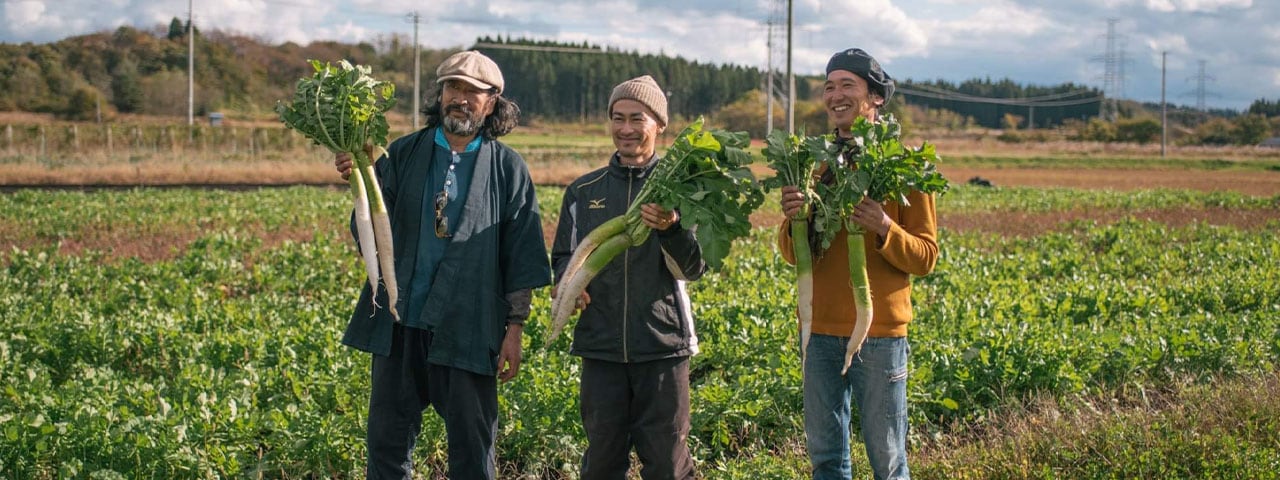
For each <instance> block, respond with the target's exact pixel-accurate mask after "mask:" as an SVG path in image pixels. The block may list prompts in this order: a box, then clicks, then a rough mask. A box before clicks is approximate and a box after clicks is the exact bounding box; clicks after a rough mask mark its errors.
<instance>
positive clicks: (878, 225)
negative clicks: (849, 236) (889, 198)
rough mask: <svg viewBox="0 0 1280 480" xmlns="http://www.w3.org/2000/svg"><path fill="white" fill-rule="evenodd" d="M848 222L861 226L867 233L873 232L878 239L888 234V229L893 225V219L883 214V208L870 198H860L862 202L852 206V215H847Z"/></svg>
mask: <svg viewBox="0 0 1280 480" xmlns="http://www.w3.org/2000/svg"><path fill="white" fill-rule="evenodd" d="M849 221H851V222H854V223H857V224H858V225H861V226H862V228H864V229H866V230H867V231H869V232H875V233H876V235H879V236H880V238H884V236H885V235H888V234H889V227H890V226H891V225H892V224H893V219H890V218H889V215H888V214H886V213H884V207H883V206H881V205H880V202H877V201H875V200H872V199H871V198H870V197H862V201H860V202H858V204H857V205H855V206H854V208H853V214H852V215H849Z"/></svg>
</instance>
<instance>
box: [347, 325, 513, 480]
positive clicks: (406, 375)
mask: <svg viewBox="0 0 1280 480" xmlns="http://www.w3.org/2000/svg"><path fill="white" fill-rule="evenodd" d="M430 346H431V334H430V333H429V332H427V331H426V330H420V329H417V328H408V327H403V326H401V325H396V326H395V330H394V332H393V333H392V343H391V354H390V355H388V356H385V357H384V356H380V355H374V356H373V369H372V379H371V383H372V392H371V394H370V395H369V429H368V432H367V435H368V437H367V438H366V442H367V445H368V448H369V466H368V478H370V479H406V480H408V479H412V478H413V459H412V458H411V453H412V452H413V446H414V444H415V443H416V442H417V438H418V433H419V432H421V430H422V412H423V411H424V410H426V408H427V406H428V405H431V406H432V407H434V408H435V411H436V413H437V414H439V415H440V418H441V419H443V420H444V428H445V434H446V435H447V436H448V438H447V440H448V444H449V447H448V452H449V478H453V479H459V480H463V479H493V478H494V463H495V460H496V457H495V453H494V438H495V437H496V436H497V432H498V386H497V378H496V377H494V376H491V375H480V374H476V373H472V372H468V371H466V370H459V369H456V368H451V367H445V366H441V365H432V364H428V363H427V351H428V349H429V348H430Z"/></svg>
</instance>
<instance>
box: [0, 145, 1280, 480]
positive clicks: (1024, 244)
mask: <svg viewBox="0 0 1280 480" xmlns="http://www.w3.org/2000/svg"><path fill="white" fill-rule="evenodd" d="M524 141H527V142H528V145H527V146H528V148H530V149H531V152H536V151H538V150H537V149H538V148H545V149H546V152H548V153H546V154H545V156H546V157H548V158H551V157H564V156H566V155H565V154H563V153H555V152H557V151H563V150H559V149H565V148H568V149H570V150H573V151H575V152H578V151H579V150H581V152H580V153H581V158H578V159H576V160H574V162H578V163H580V164H582V165H581V167H580V168H589V167H590V166H591V165H596V164H599V163H602V162H603V158H602V157H599V156H597V154H598V153H599V151H598V150H599V148H600V147H599V145H596V144H593V143H590V142H583V143H582V144H577V145H564V144H558V143H557V141H556V140H552V139H549V138H548V139H542V140H538V139H537V138H534V137H532V136H531V137H528V138H526V139H525V140H524ZM538 141H542V142H544V143H542V144H538V143H537V142H538ZM605 154H607V152H605ZM567 156H570V157H572V156H573V155H567ZM315 157H317V158H312V159H309V160H307V161H308V162H314V163H318V164H319V167H318V168H319V170H326V169H327V172H326V174H328V175H332V173H331V172H332V170H331V169H330V167H328V165H327V163H326V162H325V161H324V158H323V155H318V154H317V155H315ZM529 157H530V164H531V165H533V166H534V169H535V174H536V175H548V176H555V175H562V176H563V175H565V174H564V173H563V172H556V171H549V170H555V168H551V167H550V166H548V165H547V164H542V163H539V162H542V161H543V160H541V158H542V157H539V156H537V155H529ZM1054 158H1055V159H1053V160H1051V161H1042V162H1040V163H1038V164H1037V165H1038V167H1037V168H1035V169H1030V170H1031V171H1038V172H1048V171H1050V170H1054V169H1057V170H1061V171H1066V172H1074V173H1072V175H1085V174H1088V172H1090V171H1095V170H1099V169H1102V171H1109V172H1110V171H1127V172H1129V173H1128V174H1127V175H1119V176H1120V177H1121V178H1115V177H1116V174H1107V175H1101V176H1100V177H1102V178H1108V179H1110V181H1113V182H1118V181H1120V180H1124V181H1126V182H1128V183H1126V184H1122V185H1114V184H1110V183H1106V182H1098V183H1092V184H1088V183H1086V182H1081V183H1080V184H1070V183H1067V182H1066V181H1065V180H1064V182H1063V184H1059V183H1048V184H1034V182H1032V181H1030V180H1028V181H1027V183H1029V184H1031V185H1028V186H1017V185H1018V183H1019V182H1016V181H1009V180H1005V179H1004V178H1002V177H999V176H997V175H993V173H996V174H999V173H1003V172H1025V171H1028V170H1029V169H1027V168H1025V167H1023V166H1019V165H1017V163H1018V162H1017V161H1012V160H1007V161H999V160H990V159H986V158H984V157H978V156H974V157H971V158H966V159H962V160H960V161H958V162H957V163H956V164H954V165H947V166H944V171H945V172H948V174H949V175H951V177H952V179H953V181H954V182H955V183H957V187H956V188H955V189H954V190H953V191H952V192H951V193H949V194H947V195H946V196H944V197H942V198H941V199H940V201H939V202H938V210H939V222H940V226H941V240H940V244H941V258H940V260H939V263H938V266H937V269H936V270H935V271H934V273H933V274H932V275H929V276H927V277H921V278H917V279H916V280H915V290H914V300H915V302H916V313H917V316H916V320H915V321H914V322H913V323H912V327H911V328H912V330H911V339H912V340H911V348H912V355H911V368H912V371H911V377H910V383H909V398H910V401H911V407H910V408H911V426H912V431H911V448H912V452H911V458H912V470H913V473H914V474H915V477H916V478H922V479H954V478H967V479H980V478H1001V479H1005V478H1007V479H1015V478H1044V479H1049V478H1099V479H1101V478H1117V479H1122V478H1262V479H1266V478H1280V473H1278V472H1280V373H1277V372H1278V371H1280V369H1278V367H1280V365H1278V363H1280V267H1277V264H1276V261H1275V259H1276V258H1280V242H1277V241H1276V238H1277V237H1276V234H1275V232H1276V231H1280V188H1276V186H1277V185H1280V171H1278V169H1276V168H1275V167H1274V165H1275V160H1274V159H1265V158H1264V159H1261V160H1256V161H1254V160H1248V159H1243V158H1242V159H1231V160H1225V161H1228V162H1231V164H1230V165H1227V166H1225V167H1224V166H1215V165H1217V164H1214V163H1212V162H1206V161H1202V160H1195V159H1191V160H1182V162H1183V163H1179V164H1177V165H1167V164H1156V165H1141V162H1139V165H1140V167H1139V169H1137V170H1134V169H1131V168H1128V167H1125V165H1126V163H1125V162H1123V161H1121V160H1115V159H1114V158H1112V157H1106V158H1112V159H1110V160H1107V159H1103V160H1096V161H1093V162H1086V163H1089V164H1087V165H1083V164H1080V162H1082V161H1081V160H1071V159H1069V158H1066V157H1062V156H1056V157H1054ZM228 162H229V163H230V162H232V161H228ZM1094 163H1096V164H1094ZM6 168H7V167H6ZM45 168H46V169H48V167H45ZM308 168H315V167H308ZM948 168H950V169H952V170H947V169H948ZM1134 172H1139V173H1137V174H1135V173H1134ZM1142 172H1171V173H1168V175H1169V176H1168V177H1161V176H1158V175H1156V174H1150V175H1147V174H1144V173H1142ZM1224 172H1225V173H1231V174H1233V175H1234V174H1238V173H1241V172H1243V173H1244V177H1248V178H1252V179H1255V180H1257V181H1258V182H1261V184H1262V185H1264V187H1262V188H1261V189H1260V190H1254V189H1253V188H1254V187H1249V186H1248V185H1252V184H1251V183H1248V182H1243V181H1240V182H1236V181H1233V180H1230V179H1226V180H1224V179H1223V178H1228V177H1218V176H1217V175H1218V174H1221V173H1224ZM978 174H981V175H983V176H984V177H988V178H993V179H994V180H995V181H996V184H997V187H995V188H981V187H972V186H968V185H965V184H964V180H965V179H966V178H967V177H968V176H969V175H978ZM1046 175H1047V174H1046ZM1029 176H1030V177H1035V178H1041V177H1039V176H1035V175H1029ZM1010 178H1011V177H1010ZM1064 178H1065V177H1064ZM1071 178H1076V177H1075V176H1072V177H1071ZM1173 178H1192V179H1194V178H1200V179H1209V180H1205V181H1206V182H1209V181H1210V180H1212V181H1216V182H1217V183H1212V182H1210V183H1202V184H1187V185H1182V184H1178V183H1176V182H1174V183H1173V185H1172V188H1170V186H1169V185H1162V184H1161V182H1162V181H1167V180H1169V179H1173ZM547 183H556V182H547ZM1242 185H1243V187H1242ZM1266 185H1269V186H1270V187H1265V186H1266ZM1237 187H1238V188H1237ZM1268 188H1269V189H1268ZM538 193H539V199H540V202H541V206H542V211H543V216H544V218H543V220H544V224H545V226H546V227H547V229H548V230H549V229H550V228H552V226H553V225H554V222H555V216H556V214H557V212H558V206H559V198H560V197H559V195H560V192H559V188H557V187H554V186H546V187H540V188H539V191H538ZM349 208H350V200H349V197H348V194H347V193H346V192H345V191H344V190H342V189H341V188H333V187H329V186H319V187H315V186H312V187H306V186H298V187H290V188H246V189H241V190H220V189H204V188H167V189H155V188H137V189H97V190H94V189H82V190H66V191H60V190H43V189H19V190H16V191H12V192H9V193H5V194H0V269H2V270H3V273H4V274H3V275H0V318H3V319H4V321H3V322H0V477H3V478H33V479H44V478H227V477H231V478H286V479H296V478H362V476H363V470H362V469H363V458H364V447H363V444H364V442H363V438H364V421H365V418H366V409H367V405H366V404H367V400H368V397H367V395H368V388H369V387H368V378H367V375H368V369H369V358H368V356H367V355H366V354H361V353H358V352H355V351H353V350H349V349H346V348H345V347H342V346H341V345H340V344H339V339H340V337H341V332H342V330H343V328H344V326H345V323H346V316H347V315H348V314H349V313H350V311H351V309H352V304H353V302H354V301H355V299H356V297H357V291H358V288H359V287H360V285H361V282H362V281H363V271H364V270H363V268H362V267H361V266H360V265H359V259H358V258H357V255H356V254H355V253H354V247H353V245H352V244H351V242H350V241H349V237H348V233H347V227H346V218H347V214H348V212H349ZM779 218H780V213H779V212H778V206H777V204H776V198H773V199H772V201H771V202H769V203H766V205H765V207H764V209H763V210H762V211H761V212H759V213H757V215H756V216H755V217H754V221H755V223H756V224H757V225H758V228H757V229H756V230H755V233H754V234H753V235H752V236H751V237H750V238H748V239H746V240H745V241H742V242H740V243H738V244H736V245H735V247H734V249H735V250H734V253H733V254H732V255H730V257H729V258H728V259H727V263H726V265H725V268H724V269H723V270H721V271H719V272H717V273H715V274H711V275H708V276H707V277H704V278H703V279H702V280H700V281H698V282H695V283H693V284H691V288H692V291H691V294H692V295H693V301H694V305H695V316H696V317H697V318H698V328H699V336H700V343H701V345H702V347H703V352H702V353H701V354H700V355H698V356H696V357H695V358H694V362H693V365H692V380H693V384H694V388H693V392H692V395H693V402H692V405H693V432H692V436H691V438H690V442H691V444H692V447H693V451H694V455H695V457H696V459H697V461H698V463H699V469H700V473H701V475H702V476H703V477H704V478H708V479H748V478H749V479H756V480H759V479H794V478H802V477H803V476H804V473H805V472H806V471H807V470H806V468H807V461H806V459H805V456H804V442H803V434H802V430H801V412H800V409H801V395H800V370H799V354H798V348H797V343H798V334H797V332H796V328H795V324H794V319H793V318H794V317H793V312H794V308H795V303H794V295H793V278H794V277H793V273H792V270H791V268H790V267H789V266H788V265H786V264H785V263H784V262H783V261H782V260H781V258H780V257H779V256H778V254H777V252H776V251H775V247H774V245H773V240H774V237H773V235H774V234H773V232H774V226H775V225H776V223H777V221H778V220H779ZM548 294H549V293H548V290H542V291H541V292H540V295H537V296H536V299H535V303H534V317H533V318H532V319H531V320H530V322H529V325H528V327H527V328H526V335H525V341H526V343H525V345H526V347H525V363H524V364H523V366H522V368H521V373H520V375H519V377H517V379H516V380H514V381H512V382H511V383H508V384H505V385H502V386H501V387H500V390H499V396H500V404H501V408H502V413H501V426H500V439H499V459H500V469H501V471H502V472H503V474H502V478H510V479H542V478H547V479H554V478H577V473H576V470H577V463H578V460H579V458H580V456H581V453H582V451H583V449H584V447H585V442H584V436H583V433H582V430H581V426H580V424H579V420H578V408H577V394H576V392H577V376H578V365H579V363H578V361H577V359H575V358H573V357H571V356H569V355H567V354H566V351H567V349H568V345H569V341H570V338H567V336H562V337H561V338H560V339H558V340H557V341H556V343H555V344H553V345H552V346H551V348H549V349H542V348H541V345H542V343H543V339H544V335H545V334H546V333H547V328H548V326H549V324H550V320H549V306H550V300H549V298H548ZM428 417H430V414H429V415H428ZM442 437H443V427H442V425H441V424H440V423H439V422H438V421H436V420H435V419H431V420H428V421H427V422H425V424H424V432H423V434H422V436H421V438H420V442H419V446H418V450H417V452H416V456H415V458H416V459H417V461H418V470H417V471H418V473H419V475H420V476H421V477H422V478H443V476H442V475H443V474H442V467H443V465H444V459H445V456H444V452H445V449H444V443H443V440H442ZM854 450H855V452H854V457H855V458H854V466H855V475H859V477H858V478H867V477H869V470H868V469H867V468H866V465H865V460H864V459H863V458H862V456H863V454H862V452H861V451H860V449H859V448H856V446H855V449H854ZM636 478H638V477H636Z"/></svg>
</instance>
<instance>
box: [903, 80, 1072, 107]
mask: <svg viewBox="0 0 1280 480" xmlns="http://www.w3.org/2000/svg"><path fill="white" fill-rule="evenodd" d="M912 87H913V88H915V89H917V91H921V90H923V91H928V92H932V93H936V94H939V95H948V96H953V97H955V99H962V98H968V99H975V100H1004V101H1007V102H1008V104H1010V105H1020V104H1023V103H1034V102H1043V101H1048V100H1057V99H1060V98H1067V97H1074V96H1077V95H1085V94H1092V93H1093V92H1090V91H1088V90H1072V91H1070V92H1061V93H1051V94H1048V95H1040V96H1036V97H1018V98H1003V97H980V96H977V95H969V94H967V93H963V92H956V91H951V90H943V89H941V88H938V87H934V86H931V85H912ZM922 96H923V95H922ZM1019 102H1022V103H1019ZM985 103H1001V102H996V101H991V102H985Z"/></svg>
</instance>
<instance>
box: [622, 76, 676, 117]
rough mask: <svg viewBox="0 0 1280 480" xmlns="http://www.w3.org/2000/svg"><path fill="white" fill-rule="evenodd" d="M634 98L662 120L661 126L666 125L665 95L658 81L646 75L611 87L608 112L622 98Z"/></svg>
mask: <svg viewBox="0 0 1280 480" xmlns="http://www.w3.org/2000/svg"><path fill="white" fill-rule="evenodd" d="M624 98H625V99H628V100H635V101H637V102H640V103H641V104H642V105H644V106H646V107H649V111H651V112H653V114H654V116H656V117H658V121H659V122H662V126H664V127H665V126H667V95H666V94H665V93H663V92H662V88H661V87H659V86H658V82H656V81H654V80H653V77H650V76H648V75H644V76H640V77H636V78H633V79H631V80H627V81H625V82H622V83H619V84H618V86H616V87H613V93H612V94H610V95H609V114H610V115H612V114H613V104H614V103H617V102H618V100H622V99H624Z"/></svg>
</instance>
